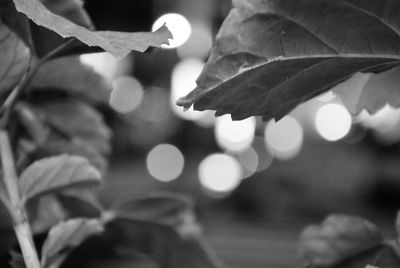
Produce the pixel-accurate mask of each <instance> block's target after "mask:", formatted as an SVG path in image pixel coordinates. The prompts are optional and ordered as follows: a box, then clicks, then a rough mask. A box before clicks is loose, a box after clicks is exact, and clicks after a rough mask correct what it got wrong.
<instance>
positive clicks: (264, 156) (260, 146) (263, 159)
mask: <svg viewBox="0 0 400 268" xmlns="http://www.w3.org/2000/svg"><path fill="white" fill-rule="evenodd" d="M252 147H253V149H254V150H255V151H256V152H257V156H258V166H257V172H259V171H263V170H266V169H267V168H269V167H270V166H271V164H272V162H273V160H274V157H273V156H272V154H271V153H270V152H269V151H268V150H267V148H265V141H264V139H263V138H262V137H259V136H257V137H255V138H254V141H253V145H252Z"/></svg>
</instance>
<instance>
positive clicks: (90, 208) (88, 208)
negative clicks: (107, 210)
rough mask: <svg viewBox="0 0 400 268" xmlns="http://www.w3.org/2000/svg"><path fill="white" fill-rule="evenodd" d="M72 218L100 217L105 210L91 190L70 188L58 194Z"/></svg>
mask: <svg viewBox="0 0 400 268" xmlns="http://www.w3.org/2000/svg"><path fill="white" fill-rule="evenodd" d="M57 197H58V200H59V202H60V203H61V205H62V206H63V207H64V209H65V210H66V211H67V212H68V216H69V217H70V218H78V217H85V218H98V217H100V216H101V213H102V211H103V210H104V208H103V206H102V205H101V203H100V201H99V200H97V198H96V196H95V195H94V194H93V193H92V192H91V191H89V190H84V189H68V190H64V191H62V192H61V193H59V194H58V195H57Z"/></svg>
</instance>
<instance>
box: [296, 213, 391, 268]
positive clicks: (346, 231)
mask: <svg viewBox="0 0 400 268" xmlns="http://www.w3.org/2000/svg"><path fill="white" fill-rule="evenodd" d="M382 242H383V237H382V234H381V232H380V230H379V229H378V228H377V227H376V226H375V225H374V224H373V223H371V222H369V221H367V220H364V219H362V218H358V217H354V216H346V215H331V216H329V217H328V218H327V219H325V221H324V222H323V223H322V224H321V225H320V226H318V225H311V226H309V227H307V228H306V229H305V230H304V231H303V232H302V234H301V238H300V245H299V256H300V259H301V264H302V267H320V266H321V267H323V266H329V265H332V264H335V263H338V262H340V261H341V260H344V259H346V258H348V257H351V256H353V255H355V254H357V253H359V252H362V251H364V250H367V249H369V248H372V247H375V246H377V245H380V244H381V243H382Z"/></svg>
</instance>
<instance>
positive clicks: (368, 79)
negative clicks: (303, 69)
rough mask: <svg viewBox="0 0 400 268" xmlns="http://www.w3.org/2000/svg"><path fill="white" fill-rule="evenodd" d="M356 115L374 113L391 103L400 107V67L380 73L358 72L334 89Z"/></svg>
mask: <svg viewBox="0 0 400 268" xmlns="http://www.w3.org/2000/svg"><path fill="white" fill-rule="evenodd" d="M332 91H333V92H335V93H337V94H338V95H339V96H340V97H341V98H342V99H343V102H344V104H345V105H346V107H347V109H348V110H349V111H350V112H351V113H352V114H354V115H356V114H358V113H360V112H361V111H362V110H364V109H365V110H367V111H368V112H369V113H371V114H373V113H376V112H377V111H379V110H380V109H382V108H383V107H385V105H387V104H389V105H390V106H392V107H396V108H398V107H400V67H395V68H393V69H391V70H388V71H386V72H382V73H379V74H365V73H357V74H355V75H354V76H353V77H352V78H350V79H349V80H347V81H346V82H344V83H341V84H339V85H337V86H336V87H334V88H333V89H332Z"/></svg>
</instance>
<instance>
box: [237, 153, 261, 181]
mask: <svg viewBox="0 0 400 268" xmlns="http://www.w3.org/2000/svg"><path fill="white" fill-rule="evenodd" d="M237 158H238V161H239V163H240V165H241V166H242V171H243V174H242V179H245V178H248V177H250V176H251V175H253V174H254V173H255V172H256V171H257V168H258V162H259V161H258V154H257V151H256V150H254V149H253V148H252V147H249V148H247V149H246V150H245V151H243V152H240V153H239V154H238V156H237Z"/></svg>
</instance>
